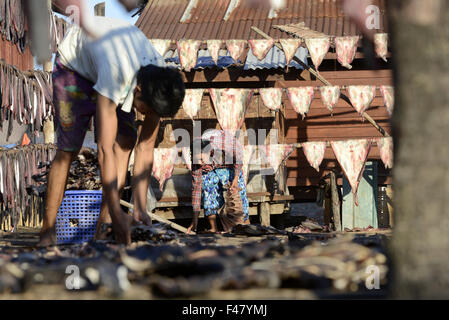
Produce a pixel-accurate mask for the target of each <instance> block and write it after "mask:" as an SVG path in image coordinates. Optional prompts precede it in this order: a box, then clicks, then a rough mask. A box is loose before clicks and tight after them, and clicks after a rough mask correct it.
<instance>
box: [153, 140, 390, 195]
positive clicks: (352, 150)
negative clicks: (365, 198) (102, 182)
mask: <svg viewBox="0 0 449 320" xmlns="http://www.w3.org/2000/svg"><path fill="white" fill-rule="evenodd" d="M374 142H375V143H376V144H377V147H378V148H379V153H380V158H381V160H382V162H383V163H384V165H385V168H387V169H388V168H393V138H391V137H382V138H373V139H356V140H345V141H330V142H329V143H330V146H331V148H332V150H333V152H334V154H335V157H336V158H337V161H338V163H339V164H340V166H341V168H342V170H343V173H344V174H345V176H346V177H347V179H348V181H349V183H350V185H351V188H352V191H353V193H354V194H355V195H356V194H357V189H358V185H359V182H360V179H361V177H362V173H363V168H364V167H365V162H366V160H367V158H368V154H369V152H370V149H371V145H372V144H373V143H374ZM296 147H301V148H302V149H303V151H304V155H305V156H306V159H307V161H308V162H309V164H310V166H311V167H313V168H314V169H315V170H317V171H318V172H319V171H320V165H321V163H322V162H323V159H324V155H325V151H326V149H327V147H328V142H327V141H318V142H305V143H301V144H268V145H261V146H256V145H246V146H244V147H243V149H244V150H243V160H242V163H243V174H244V178H245V181H248V175H249V165H251V164H255V163H257V164H267V165H268V166H269V167H270V168H271V169H273V172H274V173H277V171H278V170H279V167H280V166H281V164H282V163H283V162H285V161H286V160H287V159H288V158H289V156H290V155H291V154H292V153H293V151H294V150H295V149H296ZM179 154H182V156H181V157H179ZM190 154H191V153H190V148H189V147H185V148H178V147H176V146H175V147H172V148H157V149H155V150H154V163H153V176H154V177H155V178H156V179H157V180H158V181H159V187H160V190H161V191H163V189H164V184H165V181H167V180H168V179H170V177H171V176H172V174H173V171H174V167H175V165H177V164H180V163H183V164H185V165H186V167H187V168H189V170H191V169H192V164H191V156H190ZM256 154H258V156H256Z"/></svg>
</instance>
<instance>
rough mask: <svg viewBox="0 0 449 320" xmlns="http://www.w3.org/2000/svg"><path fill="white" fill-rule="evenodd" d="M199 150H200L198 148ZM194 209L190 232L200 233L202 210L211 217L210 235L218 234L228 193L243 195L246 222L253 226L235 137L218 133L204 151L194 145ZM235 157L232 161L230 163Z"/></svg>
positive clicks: (238, 147)
mask: <svg viewBox="0 0 449 320" xmlns="http://www.w3.org/2000/svg"><path fill="white" fill-rule="evenodd" d="M196 148H198V146H196ZM191 151H192V184H193V189H192V207H193V219H192V223H191V225H190V227H189V228H188V232H189V233H190V231H192V230H193V231H196V228H197V224H198V216H199V213H200V209H201V206H203V208H204V215H205V216H206V217H208V220H209V223H210V231H211V232H213V233H216V232H217V222H216V216H217V213H218V212H219V209H221V208H222V207H223V205H224V195H223V193H224V190H225V187H226V186H229V187H230V189H231V191H232V192H239V193H240V197H241V199H242V204H243V214H244V218H243V220H244V222H245V223H249V202H248V197H247V194H246V185H245V181H244V179H243V172H242V161H241V160H242V154H243V152H242V147H241V145H240V144H239V143H238V141H237V140H236V139H235V136H234V135H233V134H231V133H226V132H224V131H219V130H216V131H215V132H214V134H213V135H212V136H211V137H210V138H209V139H208V140H206V139H204V138H203V139H202V140H201V150H195V143H193V144H192V147H191ZM230 155H232V158H231V159H230V160H231V161H226V160H229V158H230Z"/></svg>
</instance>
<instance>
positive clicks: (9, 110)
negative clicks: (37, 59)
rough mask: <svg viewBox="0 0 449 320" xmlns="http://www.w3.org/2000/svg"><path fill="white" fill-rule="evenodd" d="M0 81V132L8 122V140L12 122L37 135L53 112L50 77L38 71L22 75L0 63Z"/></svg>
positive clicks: (46, 73) (9, 66) (22, 73)
mask: <svg viewBox="0 0 449 320" xmlns="http://www.w3.org/2000/svg"><path fill="white" fill-rule="evenodd" d="M0 78H1V108H0V131H3V130H4V129H5V123H8V128H7V130H8V131H7V139H8V138H9V136H10V134H11V132H12V128H13V121H16V122H17V123H18V124H19V125H31V128H32V130H33V131H34V133H35V134H36V135H38V134H39V130H40V129H41V127H42V124H43V122H44V119H46V118H47V117H48V116H50V115H52V113H53V107H52V100H53V99H52V98H53V84H52V76H51V74H50V73H48V72H43V71H40V70H33V71H30V72H22V71H19V70H17V69H16V68H15V67H13V66H11V65H9V64H6V63H0Z"/></svg>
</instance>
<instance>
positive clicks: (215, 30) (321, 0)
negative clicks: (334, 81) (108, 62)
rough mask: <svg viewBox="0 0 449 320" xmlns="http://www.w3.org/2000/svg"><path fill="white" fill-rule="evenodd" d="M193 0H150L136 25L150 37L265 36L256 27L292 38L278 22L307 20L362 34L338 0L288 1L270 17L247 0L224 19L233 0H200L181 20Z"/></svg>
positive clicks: (381, 3) (380, 2)
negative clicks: (253, 28)
mask: <svg viewBox="0 0 449 320" xmlns="http://www.w3.org/2000/svg"><path fill="white" fill-rule="evenodd" d="M373 2H374V5H377V6H378V7H379V8H380V14H381V17H380V30H379V31H380V32H387V31H388V28H387V17H386V12H385V8H386V0H374V1H373ZM189 3H190V1H189V0H153V1H149V2H148V4H147V6H146V8H145V9H144V11H143V12H142V14H141V16H140V18H139V19H138V20H137V23H136V25H137V26H138V27H139V28H140V29H141V30H142V31H143V32H144V33H145V34H146V35H147V37H148V38H150V39H171V40H179V39H198V40H207V39H223V40H226V39H245V40H249V39H261V38H262V37H261V36H260V35H258V34H257V33H255V32H254V31H251V26H256V27H258V28H259V29H261V30H262V31H264V32H266V33H268V34H269V35H270V36H271V37H273V38H275V39H278V38H288V37H291V36H289V35H288V34H287V33H285V32H282V31H280V30H276V29H273V28H272V27H273V26H274V25H287V24H291V23H300V22H304V24H305V26H306V27H308V28H310V29H312V30H315V31H318V32H322V33H325V34H327V35H330V36H344V35H359V34H360V32H359V30H358V29H357V27H356V26H355V25H354V24H353V23H352V22H351V21H350V20H349V18H348V17H347V16H345V15H344V13H343V12H342V11H341V9H340V8H339V6H338V5H337V0H287V1H286V3H287V6H286V7H285V8H284V9H282V10H279V11H277V17H276V18H273V19H269V18H268V16H269V14H270V8H269V7H258V8H252V7H249V6H248V5H247V4H246V3H245V1H244V0H242V1H240V3H239V5H238V6H237V7H236V8H235V9H234V10H232V13H231V14H230V16H229V19H228V20H227V21H225V20H223V18H224V16H225V14H226V12H227V10H228V8H229V5H230V3H231V0H197V1H195V6H191V8H189V10H188V15H186V16H185V17H187V16H188V19H187V20H186V21H185V22H184V23H181V22H180V21H181V18H182V17H183V16H184V13H186V9H187V7H188V5H189Z"/></svg>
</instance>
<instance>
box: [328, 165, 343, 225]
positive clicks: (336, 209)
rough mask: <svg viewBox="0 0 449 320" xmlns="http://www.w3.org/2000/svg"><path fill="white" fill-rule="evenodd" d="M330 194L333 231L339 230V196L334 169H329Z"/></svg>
mask: <svg viewBox="0 0 449 320" xmlns="http://www.w3.org/2000/svg"><path fill="white" fill-rule="evenodd" d="M330 176H331V194H332V214H333V217H334V228H335V231H341V220H340V198H339V197H338V189H337V177H336V175H335V172H334V171H331V173H330Z"/></svg>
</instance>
